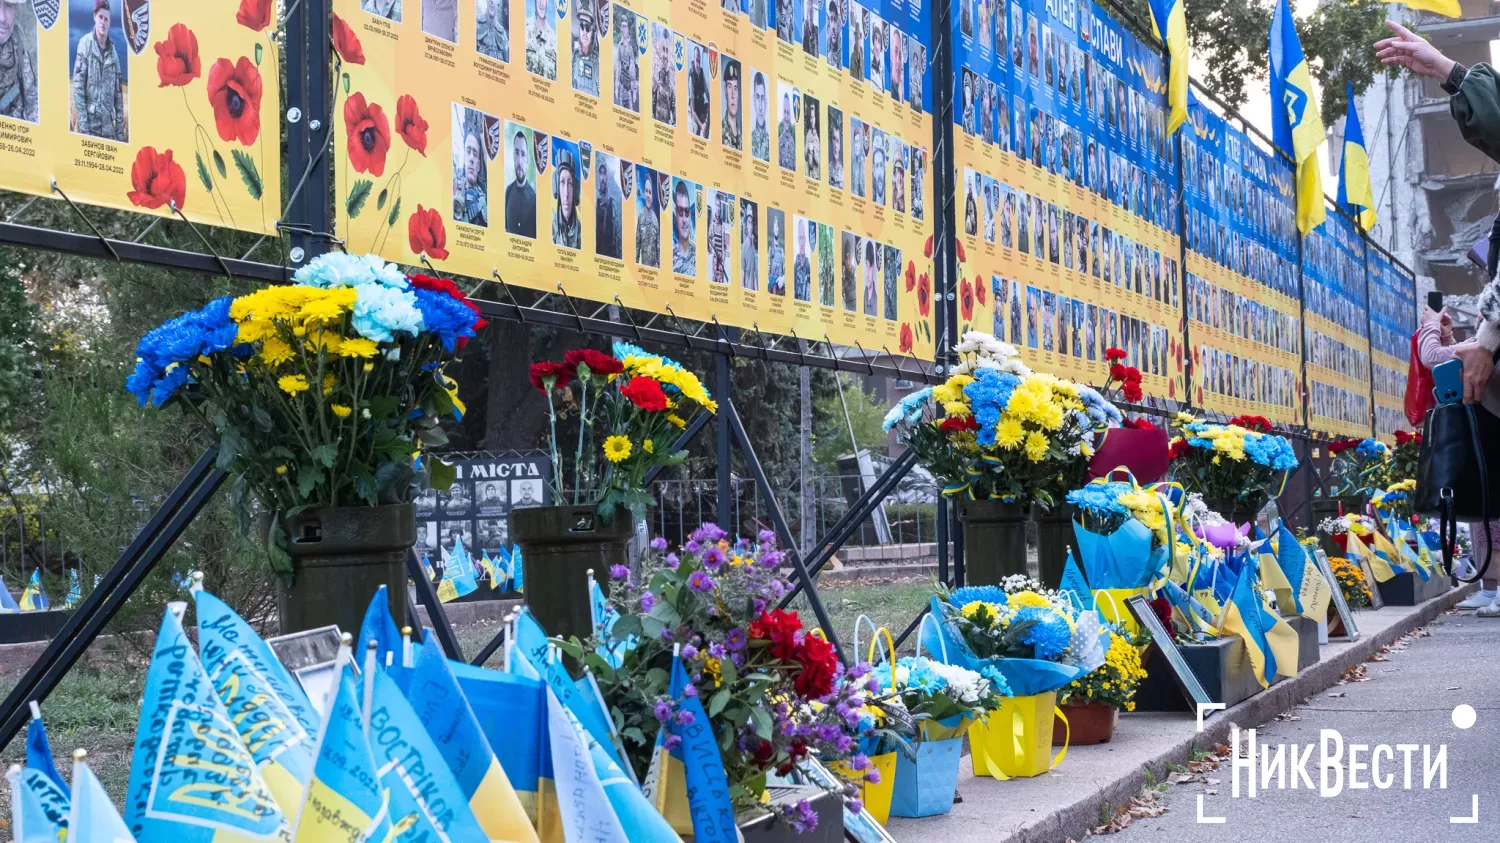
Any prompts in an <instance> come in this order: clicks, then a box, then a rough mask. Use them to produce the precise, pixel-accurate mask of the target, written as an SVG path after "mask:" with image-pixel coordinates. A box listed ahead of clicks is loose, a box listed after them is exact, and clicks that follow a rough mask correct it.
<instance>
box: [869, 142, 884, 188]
mask: <svg viewBox="0 0 1500 843" xmlns="http://www.w3.org/2000/svg"><path fill="white" fill-rule="evenodd" d="M885 139H886V134H885V132H882V131H881V130H879V129H873V130H871V136H870V199H871V200H872V201H873V202H874V203H875V204H876V205H884V204H885V156H886V149H885Z"/></svg>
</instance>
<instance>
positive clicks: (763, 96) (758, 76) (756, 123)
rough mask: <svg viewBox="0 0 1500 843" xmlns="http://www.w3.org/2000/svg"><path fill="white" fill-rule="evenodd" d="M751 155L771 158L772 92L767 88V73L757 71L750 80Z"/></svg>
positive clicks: (757, 158) (762, 159) (764, 158)
mask: <svg viewBox="0 0 1500 843" xmlns="http://www.w3.org/2000/svg"><path fill="white" fill-rule="evenodd" d="M750 112H751V120H752V122H751V126H750V157H752V158H754V159H755V160H757V161H770V160H771V123H770V120H771V116H770V112H771V94H770V92H769V91H768V90H767V86H766V75H765V74H764V73H761V72H760V71H759V70H757V71H755V72H754V74H752V76H751V81H750Z"/></svg>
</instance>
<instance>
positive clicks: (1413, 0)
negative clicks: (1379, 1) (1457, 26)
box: [1396, 0, 1464, 18]
mask: <svg viewBox="0 0 1500 843" xmlns="http://www.w3.org/2000/svg"><path fill="white" fill-rule="evenodd" d="M1396 2H1397V3H1399V4H1401V5H1402V6H1405V7H1406V8H1408V9H1415V10H1417V11H1419V12H1437V13H1438V14H1440V15H1442V16H1444V17H1449V18H1461V17H1463V16H1464V11H1463V9H1461V8H1459V6H1458V0H1396Z"/></svg>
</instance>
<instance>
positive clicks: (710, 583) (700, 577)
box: [688, 571, 716, 594]
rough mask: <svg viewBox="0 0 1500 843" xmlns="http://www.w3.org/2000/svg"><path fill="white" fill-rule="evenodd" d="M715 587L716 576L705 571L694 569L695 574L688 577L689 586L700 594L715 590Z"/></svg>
mask: <svg viewBox="0 0 1500 843" xmlns="http://www.w3.org/2000/svg"><path fill="white" fill-rule="evenodd" d="M715 587H716V584H715V583H714V578H713V577H710V576H709V575H708V574H707V573H705V572H703V571H694V572H693V575H692V576H691V577H688V588H691V589H692V590H693V591H696V592H699V593H700V594H701V593H702V592H705V591H713V590H714V588H715Z"/></svg>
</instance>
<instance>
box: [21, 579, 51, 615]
mask: <svg viewBox="0 0 1500 843" xmlns="http://www.w3.org/2000/svg"><path fill="white" fill-rule="evenodd" d="M47 606H48V603H47V592H45V591H43V590H42V569H41V568H32V569H31V579H28V580H27V581H26V590H25V591H22V592H21V611H23V612H38V611H41V610H43V609H45V608H47Z"/></svg>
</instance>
